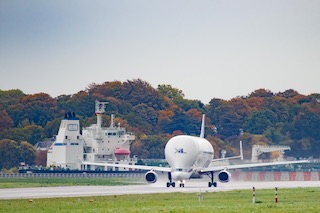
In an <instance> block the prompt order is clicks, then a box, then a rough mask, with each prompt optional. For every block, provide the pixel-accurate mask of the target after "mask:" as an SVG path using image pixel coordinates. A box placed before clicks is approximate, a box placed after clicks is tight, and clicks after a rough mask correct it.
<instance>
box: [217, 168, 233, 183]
mask: <svg viewBox="0 0 320 213" xmlns="http://www.w3.org/2000/svg"><path fill="white" fill-rule="evenodd" d="M230 178H231V174H230V173H229V172H228V171H226V170H223V171H221V172H219V174H218V179H219V181H220V182H222V183H228V182H229V180H230Z"/></svg>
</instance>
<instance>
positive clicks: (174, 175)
mask: <svg viewBox="0 0 320 213" xmlns="http://www.w3.org/2000/svg"><path fill="white" fill-rule="evenodd" d="M171 175H172V179H174V180H186V179H189V177H190V174H189V173H187V172H173V173H172V174H171Z"/></svg>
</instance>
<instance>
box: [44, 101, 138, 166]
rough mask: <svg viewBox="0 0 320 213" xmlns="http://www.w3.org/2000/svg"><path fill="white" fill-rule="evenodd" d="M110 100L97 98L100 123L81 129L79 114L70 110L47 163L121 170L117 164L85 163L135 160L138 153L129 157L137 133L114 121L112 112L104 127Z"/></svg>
mask: <svg viewBox="0 0 320 213" xmlns="http://www.w3.org/2000/svg"><path fill="white" fill-rule="evenodd" d="M107 104H108V103H107V102H99V101H96V102H95V114H96V117H97V123H96V124H92V125H91V126H89V127H85V128H83V129H82V134H81V132H80V122H79V118H77V117H76V116H75V114H74V113H67V114H66V115H65V117H64V118H63V119H62V121H61V124H60V128H59V131H58V135H57V136H56V138H55V141H54V143H53V144H52V145H51V147H50V148H49V150H48V154H47V166H48V167H55V168H60V169H70V170H102V171H105V170H118V168H112V167H111V168H110V167H108V168H107V167H99V166H91V167H90V166H84V162H90V163H105V162H108V163H114V164H119V163H121V164H135V163H136V162H137V159H136V157H134V158H130V144H131V143H132V142H133V141H134V139H135V135H134V134H133V133H127V132H126V129H125V128H124V127H120V124H117V125H115V123H114V115H113V114H112V115H111V124H110V126H109V127H102V126H101V124H102V117H101V115H102V114H103V113H104V112H105V107H106V105H107Z"/></svg>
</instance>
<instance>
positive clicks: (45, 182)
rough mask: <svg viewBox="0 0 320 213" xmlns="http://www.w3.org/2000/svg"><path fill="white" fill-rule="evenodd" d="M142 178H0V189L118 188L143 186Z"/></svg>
mask: <svg viewBox="0 0 320 213" xmlns="http://www.w3.org/2000/svg"><path fill="white" fill-rule="evenodd" d="M143 183H145V181H144V180H143V179H142V178H0V188H22V187H48V186H97V185H100V186H118V185H129V184H130V185H132V184H143Z"/></svg>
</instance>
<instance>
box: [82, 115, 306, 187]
mask: <svg viewBox="0 0 320 213" xmlns="http://www.w3.org/2000/svg"><path fill="white" fill-rule="evenodd" d="M204 120H205V116H204V115H203V116H202V125H201V133H200V137H195V136H189V135H178V136H175V137H173V138H171V139H170V140H169V141H168V143H167V144H166V146H165V158H166V160H167V162H168V163H169V166H170V167H160V166H143V165H125V164H112V163H103V162H101V163H91V162H85V161H83V162H82V165H95V166H110V167H121V168H128V169H141V170H148V172H147V173H146V174H145V179H146V182H147V183H155V182H156V181H157V177H158V175H157V173H156V172H155V171H158V172H167V173H168V179H169V181H168V182H167V187H170V186H172V187H175V182H174V181H177V182H178V184H179V186H180V187H184V184H185V181H186V180H187V179H190V177H191V175H192V174H193V173H198V174H200V175H208V176H209V177H210V179H211V181H210V182H208V186H209V187H212V186H213V187H217V182H215V181H214V173H215V172H218V179H219V181H220V182H222V183H227V182H229V180H230V178H231V174H230V173H229V171H228V170H231V169H242V168H251V167H261V166H274V165H285V164H295V163H307V162H309V161H307V160H301V161H285V162H271V163H257V164H240V165H229V166H215V167H209V165H210V163H211V162H212V161H219V160H225V159H226V158H220V159H214V160H213V154H214V151H213V147H212V145H211V144H210V143H209V141H207V140H206V139H205V138H204V128H205V125H204ZM240 157H241V158H242V144H241V142H240V156H236V157H231V158H240Z"/></svg>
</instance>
